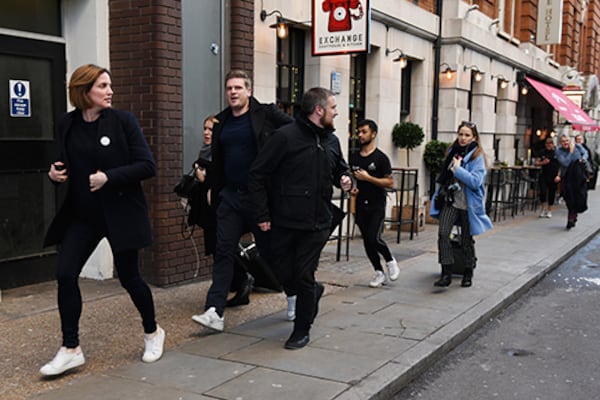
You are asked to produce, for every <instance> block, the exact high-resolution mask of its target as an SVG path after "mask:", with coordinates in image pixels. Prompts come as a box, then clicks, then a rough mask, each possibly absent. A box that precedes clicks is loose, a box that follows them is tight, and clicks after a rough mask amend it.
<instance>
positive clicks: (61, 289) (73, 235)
mask: <svg viewBox="0 0 600 400" xmlns="http://www.w3.org/2000/svg"><path fill="white" fill-rule="evenodd" d="M105 236H106V229H105V227H104V226H103V224H102V223H99V222H88V221H81V220H75V221H74V222H73V223H72V224H71V225H70V226H69V228H68V229H67V231H66V233H65V237H64V238H63V241H62V242H61V245H60V249H59V253H58V265H57V270H56V280H57V281H58V310H59V313H60V323H61V329H62V335H63V344H62V345H63V346H65V347H67V348H75V347H77V346H79V319H80V317H81V310H82V298H81V291H80V290H79V274H80V273H81V270H82V269H83V266H84V264H85V262H86V261H87V259H88V258H89V257H90V255H91V254H92V252H93V251H94V249H95V248H96V246H97V245H98V243H99V242H100V240H101V239H102V238H103V237H105ZM113 257H114V264H115V268H116V270H117V275H118V277H119V281H120V282H121V285H122V286H123V287H124V288H125V290H127V293H129V296H130V297H131V300H132V301H133V304H134V305H135V306H136V308H137V310H138V312H139V313H140V316H141V317H142V325H143V327H144V332H145V333H152V332H154V331H156V321H155V313H154V301H153V299H152V292H151V291H150V288H149V287H148V285H147V284H146V282H144V280H143V279H142V277H141V276H140V273H139V269H138V251H137V250H127V251H121V252H117V253H113Z"/></svg>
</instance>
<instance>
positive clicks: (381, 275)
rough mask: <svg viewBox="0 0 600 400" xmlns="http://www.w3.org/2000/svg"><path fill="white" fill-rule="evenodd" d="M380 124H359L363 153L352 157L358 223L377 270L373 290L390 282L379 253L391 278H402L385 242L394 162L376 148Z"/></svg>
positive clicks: (373, 122) (361, 122) (364, 243)
mask: <svg viewBox="0 0 600 400" xmlns="http://www.w3.org/2000/svg"><path fill="white" fill-rule="evenodd" d="M376 137H377V124H376V123H375V121H372V120H370V119H365V120H362V121H360V122H359V123H358V142H359V144H360V150H359V151H356V152H353V153H352V154H351V155H350V166H351V169H352V175H353V176H354V178H355V179H356V180H357V187H356V188H355V189H352V192H353V194H356V224H357V225H358V228H359V229H360V232H361V234H362V237H363V245H364V248H365V252H366V253H367V257H368V258H369V261H371V265H373V268H374V269H375V277H374V278H373V280H372V281H371V282H369V286H370V287H380V286H382V285H383V284H385V282H386V281H387V278H386V275H385V272H384V271H383V267H382V266H381V259H380V257H379V254H381V255H382V256H383V258H384V259H385V262H386V265H387V269H388V275H389V279H390V280H392V281H395V280H396V279H398V276H399V275H400V269H399V268H398V263H397V262H396V260H395V259H394V257H393V256H392V253H391V251H390V249H389V248H388V246H387V244H386V243H385V242H384V241H383V238H382V237H381V234H382V232H383V220H384V219H385V202H386V198H387V193H386V191H385V189H386V188H391V187H392V186H393V185H394V180H393V178H392V165H391V163H390V159H389V158H388V157H387V156H386V155H385V154H384V153H383V152H382V151H381V150H379V149H378V148H377V147H376V146H375V138H376Z"/></svg>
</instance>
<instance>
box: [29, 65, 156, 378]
mask: <svg viewBox="0 0 600 400" xmlns="http://www.w3.org/2000/svg"><path fill="white" fill-rule="evenodd" d="M112 97H113V90H112V81H111V74H110V72H109V71H108V70H107V69H105V68H102V67H99V66H96V65H93V64H88V65H83V66H81V67H79V68H77V69H76V70H75V71H74V72H73V74H72V75H71V79H70V80H69V99H70V102H71V104H72V105H73V106H74V107H75V110H74V111H71V112H69V113H67V114H65V115H63V117H62V118H61V119H60V120H59V122H58V127H57V133H58V135H59V138H58V143H59V149H60V155H59V157H58V160H57V161H56V162H54V163H52V164H51V165H50V171H49V172H48V177H49V178H50V180H51V181H52V182H54V183H55V184H57V185H60V186H61V187H64V188H65V189H66V191H67V194H66V199H65V201H64V203H63V204H62V206H61V207H60V209H59V211H58V213H57V215H56V217H55V218H54V220H53V221H52V223H51V225H50V227H49V229H48V232H47V234H46V238H45V241H44V245H45V246H50V245H56V244H59V245H60V247H59V252H58V263H57V264H58V265H57V270H56V279H57V282H58V311H59V314H60V323H61V329H62V337H63V339H62V347H61V348H60V350H59V351H58V353H57V354H56V356H55V357H54V359H53V360H52V361H50V362H49V363H47V364H46V365H44V366H43V367H42V368H41V369H40V373H41V374H42V375H45V376H54V375H60V374H62V373H63V372H65V371H68V370H70V369H72V368H75V367H78V366H81V365H83V364H84V363H85V358H84V356H83V351H82V349H81V347H80V344H79V319H80V316H81V311H82V299H81V292H80V290H79V283H78V278H79V274H80V272H81V270H82V268H83V266H84V264H85V262H86V260H87V259H88V257H89V256H90V255H91V254H92V252H93V251H94V249H95V248H96V246H97V245H98V243H99V242H100V240H101V239H102V238H103V237H106V238H107V239H108V242H109V243H110V246H111V248H112V251H113V256H114V265H115V268H116V270H117V275H118V277H119V281H120V282H121V285H122V286H123V287H124V288H125V289H126V290H127V292H128V293H129V296H130V297H131V299H132V301H133V303H134V305H135V306H136V308H137V310H138V312H139V313H140V316H141V317H142V326H143V328H144V333H145V335H144V353H143V355H142V361H144V362H154V361H156V360H158V359H159V358H160V357H161V356H162V354H163V346H164V341H165V331H164V330H163V329H162V328H161V327H160V326H158V325H157V324H156V321H155V311H154V302H153V299H152V292H151V291H150V288H149V287H148V285H147V284H146V283H145V282H144V280H143V279H142V277H141V276H140V273H139V269H138V250H139V249H141V248H143V247H146V246H148V245H150V244H151V243H152V233H151V230H150V222H149V219H148V210H147V205H146V200H145V198H144V192H143V191H142V186H141V184H140V183H141V181H142V180H144V179H148V178H151V177H153V176H154V175H155V174H156V164H155V161H154V157H153V156H152V153H151V151H150V148H149V147H148V143H147V142H146V139H145V138H144V135H143V134H142V131H141V130H140V127H139V125H138V123H137V121H136V119H135V117H134V116H133V114H131V113H129V112H126V111H119V110H115V109H113V108H111V107H112ZM117 312H125V311H124V310H119V311H117Z"/></svg>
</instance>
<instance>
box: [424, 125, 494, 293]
mask: <svg viewBox="0 0 600 400" xmlns="http://www.w3.org/2000/svg"><path fill="white" fill-rule="evenodd" d="M486 173H487V171H486V163H485V156H484V154H483V150H482V149H481V145H480V143H479V132H478V131H477V126H476V125H475V124H474V123H473V122H469V121H463V122H461V123H460V125H459V126H458V135H457V138H456V139H455V140H454V142H453V143H452V145H451V146H450V148H449V149H448V151H447V153H446V160H445V161H444V166H443V167H442V172H441V173H440V176H439V177H438V179H437V183H438V184H439V187H438V189H437V190H436V192H435V193H434V195H433V199H435V201H432V202H431V210H430V215H431V216H432V217H434V218H439V230H438V252H439V253H438V260H439V263H440V264H441V266H442V273H441V277H440V279H438V280H437V281H435V283H434V285H435V286H440V287H446V286H449V285H450V283H451V282H452V266H453V264H454V254H453V250H452V243H451V239H450V234H451V233H452V228H453V226H454V225H455V224H457V223H458V224H459V225H460V228H461V251H462V252H463V255H464V260H465V272H464V274H463V278H462V282H461V286H463V287H469V286H471V285H472V279H473V268H474V267H475V261H476V258H475V241H474V240H473V236H475V235H479V234H481V233H483V232H485V231H487V230H488V229H491V228H492V222H491V221H490V218H489V217H488V216H487V214H486V212H485V187H484V184H485V176H486Z"/></svg>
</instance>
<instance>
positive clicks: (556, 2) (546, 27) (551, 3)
mask: <svg viewBox="0 0 600 400" xmlns="http://www.w3.org/2000/svg"><path fill="white" fill-rule="evenodd" d="M562 14H563V2H562V0H540V2H539V5H538V16H537V32H536V44H538V45H542V44H559V43H560V42H561V36H562Z"/></svg>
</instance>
